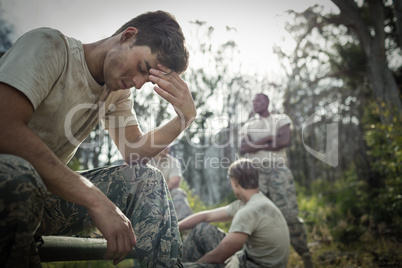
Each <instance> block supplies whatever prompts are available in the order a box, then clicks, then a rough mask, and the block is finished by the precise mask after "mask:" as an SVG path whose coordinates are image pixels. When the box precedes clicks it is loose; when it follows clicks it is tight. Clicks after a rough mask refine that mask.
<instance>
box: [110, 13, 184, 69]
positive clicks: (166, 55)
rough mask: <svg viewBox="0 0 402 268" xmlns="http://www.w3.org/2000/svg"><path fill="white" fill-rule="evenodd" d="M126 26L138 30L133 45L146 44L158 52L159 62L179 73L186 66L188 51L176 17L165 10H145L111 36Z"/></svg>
mask: <svg viewBox="0 0 402 268" xmlns="http://www.w3.org/2000/svg"><path fill="white" fill-rule="evenodd" d="M128 27H135V28H137V30H138V33H137V37H136V40H135V43H134V44H133V45H135V46H148V47H149V48H150V49H151V52H152V53H157V54H158V60H159V62H160V63H161V64H163V65H165V66H166V67H168V68H169V69H171V70H173V71H174V72H177V73H179V74H181V73H183V72H184V71H185V70H186V69H187V67H188V58H189V53H188V50H187V47H186V43H185V37H184V34H183V31H182V29H181V27H180V25H179V23H178V22H177V21H176V18H175V17H174V16H173V15H172V14H170V13H168V12H165V11H161V10H158V11H155V12H147V13H144V14H141V15H139V16H137V17H135V18H134V19H132V20H130V21H128V22H127V23H125V24H124V25H123V26H121V27H120V29H119V30H117V31H116V32H115V33H114V34H113V36H115V35H118V34H120V33H121V32H123V31H124V30H126V29H127V28H128Z"/></svg>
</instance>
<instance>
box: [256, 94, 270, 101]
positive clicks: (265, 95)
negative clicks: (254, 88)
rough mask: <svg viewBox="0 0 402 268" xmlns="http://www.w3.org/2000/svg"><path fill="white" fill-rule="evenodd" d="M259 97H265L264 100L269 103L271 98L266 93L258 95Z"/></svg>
mask: <svg viewBox="0 0 402 268" xmlns="http://www.w3.org/2000/svg"><path fill="white" fill-rule="evenodd" d="M257 95H260V96H263V97H264V99H265V100H266V101H267V102H268V103H269V97H268V95H267V94H264V93H258V94H257Z"/></svg>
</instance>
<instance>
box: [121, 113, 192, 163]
mask: <svg viewBox="0 0 402 268" xmlns="http://www.w3.org/2000/svg"><path fill="white" fill-rule="evenodd" d="M187 126H188V122H185V121H184V120H181V119H180V117H178V116H176V117H174V118H173V119H171V120H170V121H169V122H167V123H166V124H164V125H162V126H159V127H157V128H155V129H153V130H151V131H149V132H147V133H144V134H142V135H141V136H135V137H133V138H130V134H129V133H125V132H120V135H122V134H123V133H125V135H126V136H127V137H118V142H119V143H120V145H118V147H119V150H120V152H121V154H122V155H123V157H124V159H125V160H126V162H127V163H135V162H144V161H148V160H149V159H151V158H152V157H154V156H156V155H157V154H159V153H160V152H161V151H162V150H163V149H165V148H166V146H168V145H169V144H171V143H172V142H173V141H174V140H175V139H176V138H177V137H178V136H179V135H180V133H181V132H183V131H184V130H185V129H186V127H187ZM122 143H124V144H122ZM121 148H124V149H123V150H124V151H122V150H121Z"/></svg>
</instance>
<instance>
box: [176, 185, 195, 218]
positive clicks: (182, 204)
mask: <svg viewBox="0 0 402 268" xmlns="http://www.w3.org/2000/svg"><path fill="white" fill-rule="evenodd" d="M170 195H171V196H172V199H173V205H174V208H175V210H176V214H177V220H178V221H181V220H182V219H184V218H186V217H187V216H190V215H191V214H193V210H192V209H191V208H190V204H189V203H188V200H187V194H186V192H185V191H184V190H183V189H180V188H175V189H172V190H171V191H170Z"/></svg>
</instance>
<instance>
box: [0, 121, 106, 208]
mask: <svg viewBox="0 0 402 268" xmlns="http://www.w3.org/2000/svg"><path fill="white" fill-rule="evenodd" d="M0 152H1V153H6V154H12V155H16V156H20V157H22V158H24V159H25V160H27V161H28V162H29V163H31V165H32V166H33V167H34V168H35V170H36V171H37V172H38V173H39V175H40V176H41V178H42V180H43V182H44V183H45V185H46V187H47V189H48V191H50V192H52V193H54V194H56V195H58V196H60V197H61V198H63V199H66V200H68V201H71V202H73V203H76V204H78V205H81V206H84V207H89V206H91V204H92V203H95V202H94V200H96V199H97V197H98V196H101V195H102V193H101V192H100V191H99V190H97V189H95V188H96V187H94V186H93V185H92V183H91V182H90V181H88V180H87V179H86V178H84V177H82V176H80V175H79V174H78V173H76V172H74V171H72V170H71V169H69V168H68V167H67V166H66V165H65V164H64V163H62V162H61V161H60V160H59V159H58V158H57V157H56V156H55V155H54V153H53V152H52V151H51V150H50V149H49V148H48V147H47V145H46V144H45V143H44V142H43V141H42V140H41V139H40V138H39V137H38V136H37V135H36V134H35V133H34V132H33V131H32V130H31V129H30V128H28V127H27V126H26V125H23V124H18V123H14V124H9V125H8V126H7V127H5V128H4V130H3V131H2V132H1V134H0Z"/></svg>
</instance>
